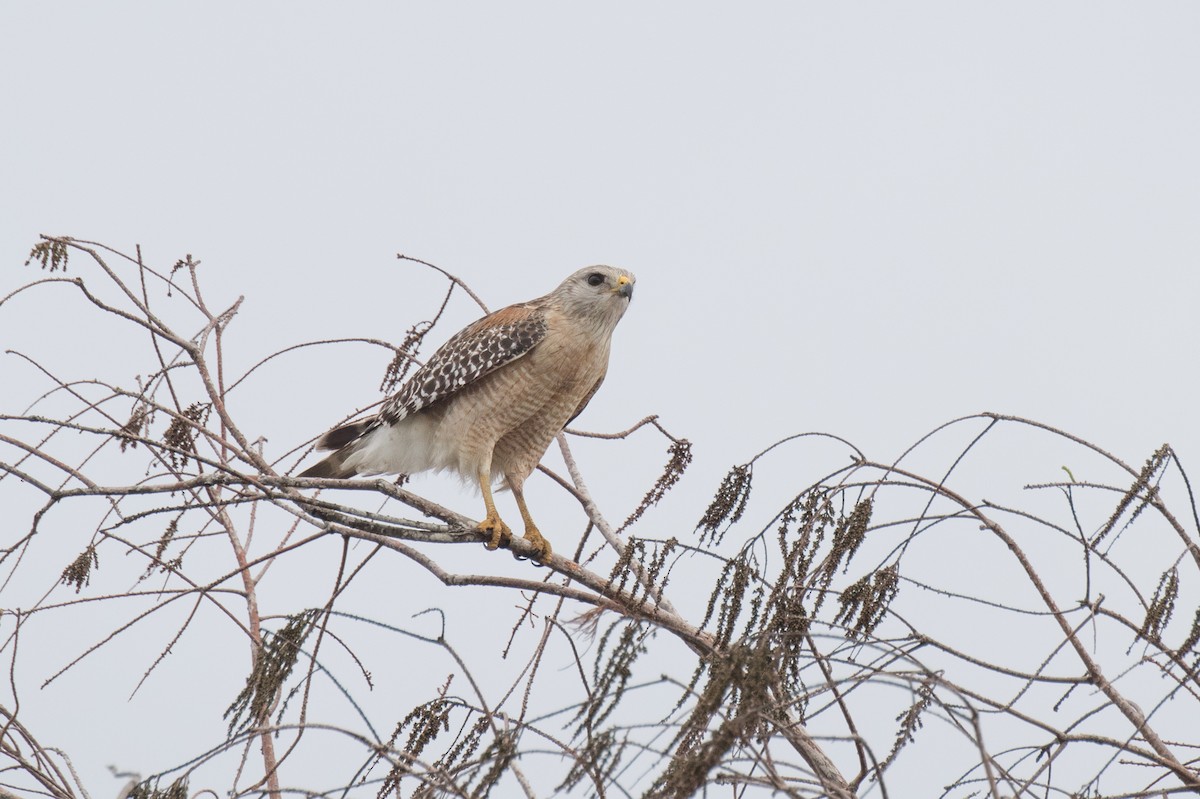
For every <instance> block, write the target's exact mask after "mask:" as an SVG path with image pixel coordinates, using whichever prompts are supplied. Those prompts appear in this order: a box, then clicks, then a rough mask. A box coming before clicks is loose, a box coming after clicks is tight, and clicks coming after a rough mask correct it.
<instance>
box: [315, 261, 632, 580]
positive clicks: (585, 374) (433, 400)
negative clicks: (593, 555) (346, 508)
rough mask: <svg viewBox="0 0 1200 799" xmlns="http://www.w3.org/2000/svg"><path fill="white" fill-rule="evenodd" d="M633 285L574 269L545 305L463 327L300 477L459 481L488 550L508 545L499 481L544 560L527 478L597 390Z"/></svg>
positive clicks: (341, 432) (335, 433)
mask: <svg viewBox="0 0 1200 799" xmlns="http://www.w3.org/2000/svg"><path fill="white" fill-rule="evenodd" d="M634 280H635V278H634V276H633V275H632V274H630V273H629V272H627V271H625V270H623V269H617V268H614V267H611V266H592V267H588V268H586V269H580V270H579V271H578V272H576V273H575V274H573V275H571V276H570V277H568V278H567V279H566V280H564V281H563V282H562V284H561V285H559V287H558V288H556V289H555V290H554V291H552V292H550V293H549V294H547V295H546V296H544V297H539V298H538V299H536V300H530V301H529V302H524V303H519V304H517V305H510V306H509V307H507V308H502V309H500V310H499V311H496V312H495V313H491V314H488V315H487V316H485V317H483V318H482V319H480V320H479V321H477V322H474V323H472V324H470V325H468V326H467V327H465V328H463V329H462V330H460V331H459V332H458V333H455V334H454V335H453V336H452V337H451V338H450V340H449V341H447V342H446V343H445V344H444V345H442V347H441V349H439V350H438V351H437V352H435V353H434V354H433V357H432V358H430V359H429V362H428V363H426V364H425V365H424V366H422V367H421V368H420V369H418V370H417V372H416V373H415V374H413V376H412V377H411V378H409V380H408V382H406V383H405V384H404V385H403V386H402V387H401V388H400V390H399V391H397V392H396V393H395V394H393V395H392V396H391V397H389V398H388V400H387V401H386V402H385V403H384V404H383V407H382V408H381V409H380V411H379V413H378V415H376V416H374V417H372V418H370V419H364V420H362V421H358V422H352V423H350V424H347V425H343V426H342V427H339V428H337V429H335V430H331V431H329V432H328V433H326V434H325V435H324V436H322V437H321V439H320V440H319V441H318V442H317V448H318V449H329V450H335V452H334V453H333V454H332V455H330V456H328V457H327V458H325V459H324V460H322V461H321V462H319V463H317V464H316V465H314V466H311V467H309V468H308V469H307V470H306V471H304V472H302V473H301V475H300V476H301V477H336V478H347V477H354V476H356V475H372V474H408V475H411V474H416V473H417V472H424V471H428V470H431V469H435V470H439V471H440V470H449V471H453V472H457V473H458V474H459V475H460V476H462V478H463V479H464V480H471V481H475V482H476V483H477V484H478V486H479V490H480V491H481V492H482V493H483V503H484V507H485V509H486V515H485V517H484V519H483V521H482V522H480V523H479V528H478V529H479V531H480V532H482V533H485V534H487V535H488V536H489V538H488V541H487V547H488V549H495V548H496V547H498V546H501V545H503V546H507V545H508V543H509V541H511V540H512V532H511V531H510V530H509V527H508V525H506V524H505V523H504V522H503V521H502V520H501V519H500V515H499V514H498V513H497V512H496V504H495V501H494V500H493V498H492V484H493V483H494V482H496V481H497V480H501V479H502V480H503V485H504V486H505V487H507V488H509V489H511V490H512V492H513V496H514V497H515V498H516V500H517V507H518V508H519V509H520V511H521V518H522V519H523V520H524V522H525V538H526V539H528V540H529V541H530V543H532V544H533V545H534V547H536V548H537V551H538V556H539V558H540V559H542V560H545V559H546V558H547V557H549V555H550V552H551V548H550V543H549V542H548V541H546V539H545V537H543V536H542V534H541V532H540V531H539V530H538V528H537V525H536V524H534V522H533V519H532V517H530V515H529V508H528V507H526V505H525V494H524V490H523V488H524V484H525V479H526V478H527V477H529V475H530V474H531V473H532V472H533V470H534V469H535V468H537V465H538V462H539V461H541V459H542V455H544V454H545V452H546V449H547V448H548V447H549V446H550V442H551V441H553V440H554V437H555V436H556V435H558V434H559V432H561V431H562V429H563V428H564V427H566V425H567V424H568V423H570V421H571V420H572V419H574V418H575V417H576V416H578V415H579V413H580V412H581V411H582V410H583V409H584V407H585V406H586V405H587V404H588V401H589V400H591V398H592V396H593V395H594V394H595V393H596V390H597V389H599V388H600V384H601V383H602V382H603V381H604V375H605V372H606V371H607V370H608V352H609V345H610V343H611V341H612V333H613V329H614V328H616V326H617V322H619V321H620V320H621V316H622V315H623V314H624V313H625V309H626V308H627V307H628V306H629V300H630V298H631V297H632V296H633V284H634Z"/></svg>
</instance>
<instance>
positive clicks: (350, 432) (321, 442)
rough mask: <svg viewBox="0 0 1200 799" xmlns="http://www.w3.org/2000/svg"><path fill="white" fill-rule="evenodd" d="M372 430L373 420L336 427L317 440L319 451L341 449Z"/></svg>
mask: <svg viewBox="0 0 1200 799" xmlns="http://www.w3.org/2000/svg"><path fill="white" fill-rule="evenodd" d="M370 429H371V420H370V419H363V420H362V421H358V422H351V423H350V424H344V425H342V426H341V427H335V428H333V429H332V430H330V431H329V432H328V433H326V434H325V435H323V436H321V437H320V438H318V439H317V449H341V448H342V447H344V446H346V445H347V444H349V443H350V442H351V441H354V440H356V439H358V438H361V437H362V435H363V433H365V432H367V431H368V430H370Z"/></svg>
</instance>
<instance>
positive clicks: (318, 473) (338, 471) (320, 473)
mask: <svg viewBox="0 0 1200 799" xmlns="http://www.w3.org/2000/svg"><path fill="white" fill-rule="evenodd" d="M352 452H353V448H350V447H347V448H346V449H340V450H338V451H337V452H335V453H333V454H332V455H330V456H329V457H328V458H325V459H324V460H320V461H317V462H316V463H314V464H313V465H312V466H309V467H308V468H307V469H305V470H304V471H302V472H300V474H299V475H297V476H298V477H332V478H336V479H338V480H345V479H347V478H350V477H354V476H356V475H357V474H358V470H357V469H355V468H354V467H352V466H347V465H346V459H347V458H349V457H350V455H351V454H352Z"/></svg>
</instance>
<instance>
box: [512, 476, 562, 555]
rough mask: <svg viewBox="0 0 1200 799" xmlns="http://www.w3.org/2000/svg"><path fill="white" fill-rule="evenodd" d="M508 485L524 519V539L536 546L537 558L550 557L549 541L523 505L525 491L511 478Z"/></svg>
mask: <svg viewBox="0 0 1200 799" xmlns="http://www.w3.org/2000/svg"><path fill="white" fill-rule="evenodd" d="M508 482H509V485H510V486H511V487H512V492H513V496H514V497H515V498H516V500H517V507H518V508H520V509H521V518H522V519H524V521H525V540H526V541H528V542H529V543H531V544H533V545H534V546H535V547H537V551H538V556H537V559H538V560H540V561H545V560H546V559H547V558H549V557H550V554H551V552H552V550H551V549H550V542H549V541H547V540H546V539H545V537H544V536H543V535H542V533H541V531H540V530H538V528H537V525H536V524H534V523H533V517H532V516H530V515H529V508H528V506H526V505H525V492H524V490H522V488H521V486H520V485H517V484H514V481H513V480H511V479H510V480H509V481H508Z"/></svg>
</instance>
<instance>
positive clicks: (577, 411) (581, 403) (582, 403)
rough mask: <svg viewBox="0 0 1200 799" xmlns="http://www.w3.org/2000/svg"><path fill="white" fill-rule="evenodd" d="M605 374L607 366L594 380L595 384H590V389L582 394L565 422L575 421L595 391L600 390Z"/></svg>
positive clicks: (594, 394)
mask: <svg viewBox="0 0 1200 799" xmlns="http://www.w3.org/2000/svg"><path fill="white" fill-rule="evenodd" d="M607 374H608V368H607V367H605V369H604V372H603V373H602V374H601V375H600V378H599V379H598V380H597V381H596V384H595V385H593V386H592V388H591V390H590V391H588V393H587V394H585V395H584V397H583V399H581V400H580V401H579V404H578V405H576V406H575V413H573V414H571V418H570V419H568V420H567V424H570V423H571V422H573V421H575V417H577V416H578V415H579V414H581V413H583V409H584V408H586V407H587V404H588V403H589V402H591V401H592V397H594V396H596V392H597V391H599V390H600V384H601V383H603V382H604V376H605V375H607ZM566 426H567V425H563V427H566Z"/></svg>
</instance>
